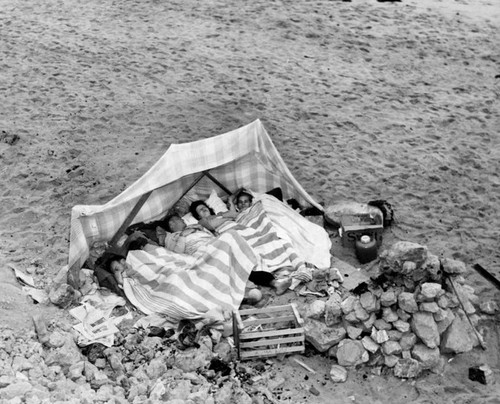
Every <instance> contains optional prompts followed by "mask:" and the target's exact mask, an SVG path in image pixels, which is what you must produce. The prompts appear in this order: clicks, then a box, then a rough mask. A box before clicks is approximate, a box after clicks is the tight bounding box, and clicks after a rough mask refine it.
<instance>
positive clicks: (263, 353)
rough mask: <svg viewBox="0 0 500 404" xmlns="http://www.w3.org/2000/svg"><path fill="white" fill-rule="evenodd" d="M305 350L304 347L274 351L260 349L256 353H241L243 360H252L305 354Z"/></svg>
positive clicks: (276, 349) (275, 349)
mask: <svg viewBox="0 0 500 404" xmlns="http://www.w3.org/2000/svg"><path fill="white" fill-rule="evenodd" d="M304 350H305V348H304V347H303V346H293V347H285V348H274V349H259V350H255V351H247V352H241V359H242V360H244V359H252V358H261V357H263V356H274V355H279V354H285V353H292V352H304Z"/></svg>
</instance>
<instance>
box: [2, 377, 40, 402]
mask: <svg viewBox="0 0 500 404" xmlns="http://www.w3.org/2000/svg"><path fill="white" fill-rule="evenodd" d="M32 388H33V387H32V386H31V384H30V383H28V382H24V381H22V382H20V381H16V382H14V383H12V384H11V385H9V386H7V387H4V388H3V389H0V398H1V399H2V400H12V399H13V398H15V397H24V395H25V394H26V393H27V392H29V391H30V390H31V389H32ZM20 402H21V401H20Z"/></svg>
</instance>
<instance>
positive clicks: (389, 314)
mask: <svg viewBox="0 0 500 404" xmlns="http://www.w3.org/2000/svg"><path fill="white" fill-rule="evenodd" d="M382 318H383V319H384V320H385V321H387V322H388V323H393V322H394V321H396V320H397V319H398V318H399V317H398V315H397V314H396V312H395V311H394V310H392V309H391V308H390V307H384V308H383V310H382ZM391 327H392V326H391Z"/></svg>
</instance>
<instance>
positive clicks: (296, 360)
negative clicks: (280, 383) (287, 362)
mask: <svg viewBox="0 0 500 404" xmlns="http://www.w3.org/2000/svg"><path fill="white" fill-rule="evenodd" d="M292 360H293V361H294V362H296V363H298V364H299V365H300V366H302V367H303V368H304V369H306V370H307V371H309V372H311V373H313V374H315V373H316V371H315V370H314V369H312V368H310V367H309V366H307V365H306V364H305V363H304V362H302V361H300V360H298V359H297V358H292Z"/></svg>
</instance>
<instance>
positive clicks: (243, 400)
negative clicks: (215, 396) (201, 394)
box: [190, 386, 253, 404]
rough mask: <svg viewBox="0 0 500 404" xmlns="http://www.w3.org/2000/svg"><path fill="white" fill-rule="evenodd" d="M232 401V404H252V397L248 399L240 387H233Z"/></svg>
mask: <svg viewBox="0 0 500 404" xmlns="http://www.w3.org/2000/svg"><path fill="white" fill-rule="evenodd" d="M190 397H191V396H190ZM232 399H233V402H234V403H238V404H253V401H252V397H250V396H249V395H248V393H247V392H246V391H245V390H243V389H242V388H241V387H236V386H235V387H234V390H233V398H232ZM200 404H201V403H200Z"/></svg>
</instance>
